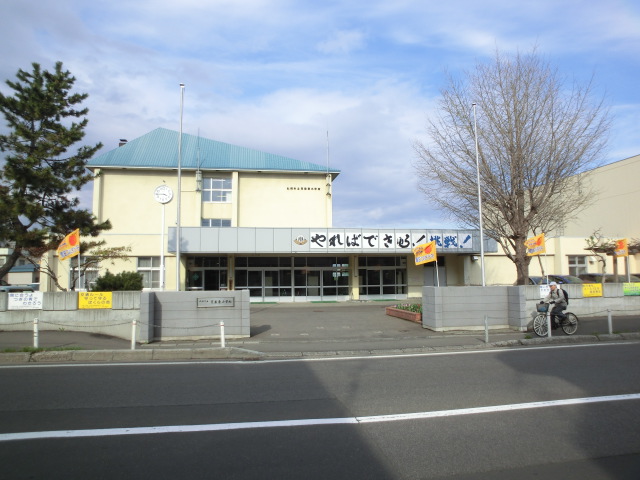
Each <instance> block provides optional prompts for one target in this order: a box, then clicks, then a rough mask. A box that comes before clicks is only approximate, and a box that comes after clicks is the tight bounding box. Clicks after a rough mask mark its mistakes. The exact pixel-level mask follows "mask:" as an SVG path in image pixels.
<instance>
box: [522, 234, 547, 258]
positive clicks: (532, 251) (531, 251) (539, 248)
mask: <svg viewBox="0 0 640 480" xmlns="http://www.w3.org/2000/svg"><path fill="white" fill-rule="evenodd" d="M524 246H525V247H527V257H532V256H533V255H540V254H541V253H547V250H546V247H545V244H544V233H541V234H540V235H536V236H535V237H531V238H527V240H526V241H525V242H524Z"/></svg>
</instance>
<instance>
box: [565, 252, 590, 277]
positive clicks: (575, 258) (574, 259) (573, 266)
mask: <svg viewBox="0 0 640 480" xmlns="http://www.w3.org/2000/svg"><path fill="white" fill-rule="evenodd" d="M583 273H587V256H586V255H569V275H574V276H576V277H577V276H578V275H582V274H583Z"/></svg>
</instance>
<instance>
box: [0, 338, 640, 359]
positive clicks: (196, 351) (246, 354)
mask: <svg viewBox="0 0 640 480" xmlns="http://www.w3.org/2000/svg"><path fill="white" fill-rule="evenodd" d="M638 340H640V332H633V333H622V334H612V335H608V334H601V335H575V336H556V337H550V338H549V337H542V338H529V339H527V338H525V339H520V340H505V341H499V342H493V343H481V344H472V345H446V346H445V345H442V346H433V347H421V348H419V347H411V348H396V349H386V350H384V349H380V350H376V349H363V350H323V351H317V352H305V351H295V352H266V353H265V352H258V351H254V350H246V349H243V348H237V347H224V348H222V347H207V348H204V347H199V348H149V349H144V350H62V351H42V352H36V353H28V352H9V353H0V365H16V364H25V363H75V362H78V363H99V362H123V363H124V362H148V361H181V360H183V361H189V360H242V361H259V360H263V359H310V358H341V357H342V358H348V357H358V356H393V355H395V356H402V355H411V354H421V353H424V354H428V353H441V352H459V351H471V350H486V349H492V348H513V347H521V346H524V347H529V346H531V347H535V346H541V345H554V344H555V345H567V344H573V345H580V344H581V345H590V344H597V343H604V342H615V341H638Z"/></svg>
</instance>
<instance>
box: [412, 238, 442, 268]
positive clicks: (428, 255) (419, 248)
mask: <svg viewBox="0 0 640 480" xmlns="http://www.w3.org/2000/svg"><path fill="white" fill-rule="evenodd" d="M413 254H414V255H415V258H416V265H422V264H423V263H429V262H436V261H438V256H437V254H436V241H435V240H434V241H433V242H429V243H421V244H420V245H416V246H415V247H414V248H413Z"/></svg>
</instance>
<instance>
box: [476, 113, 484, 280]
mask: <svg viewBox="0 0 640 480" xmlns="http://www.w3.org/2000/svg"><path fill="white" fill-rule="evenodd" d="M473 134H474V137H475V140H476V174H477V176H478V221H479V223H480V269H481V271H482V286H483V287H484V286H486V284H485V275H484V232H483V230H482V192H481V189H480V156H479V153H478V124H477V122H476V104H475V102H474V103H473Z"/></svg>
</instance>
